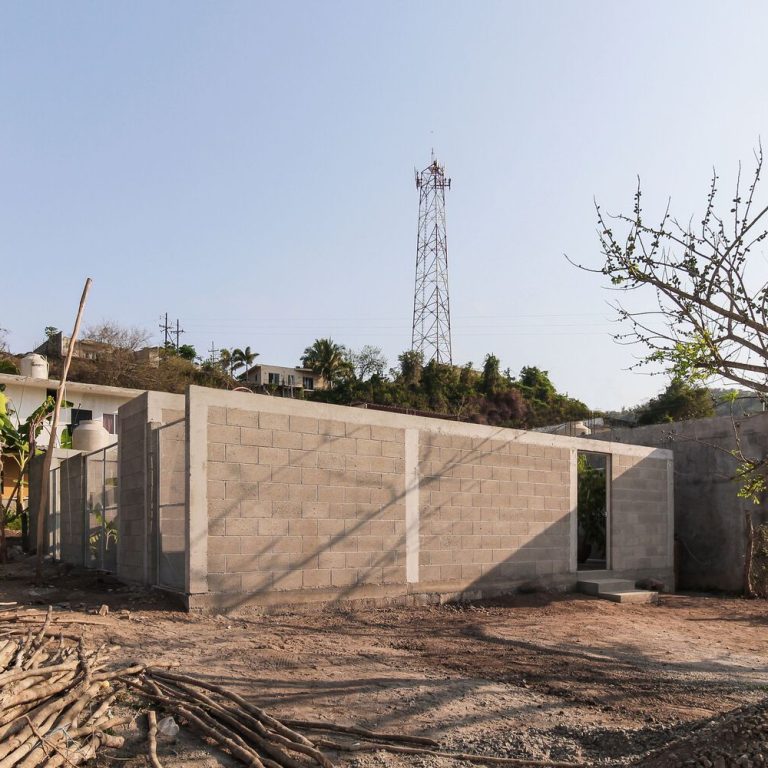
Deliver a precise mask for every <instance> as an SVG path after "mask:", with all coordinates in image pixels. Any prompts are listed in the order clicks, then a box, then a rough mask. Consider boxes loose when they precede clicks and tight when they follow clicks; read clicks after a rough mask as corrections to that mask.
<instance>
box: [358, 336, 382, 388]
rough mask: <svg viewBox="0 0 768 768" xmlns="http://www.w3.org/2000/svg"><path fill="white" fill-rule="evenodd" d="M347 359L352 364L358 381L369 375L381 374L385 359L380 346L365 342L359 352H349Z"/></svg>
mask: <svg viewBox="0 0 768 768" xmlns="http://www.w3.org/2000/svg"><path fill="white" fill-rule="evenodd" d="M349 361H350V363H351V364H352V365H353V366H354V369H355V376H357V378H358V379H359V380H360V381H367V380H368V379H370V378H371V376H383V375H384V369H385V368H386V367H387V359H386V357H384V353H383V352H382V351H381V347H374V346H372V345H371V344H366V345H365V346H364V347H363V348H362V349H361V350H360V351H359V352H352V351H350V352H349Z"/></svg>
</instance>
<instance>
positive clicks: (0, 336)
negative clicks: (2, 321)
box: [0, 328, 8, 352]
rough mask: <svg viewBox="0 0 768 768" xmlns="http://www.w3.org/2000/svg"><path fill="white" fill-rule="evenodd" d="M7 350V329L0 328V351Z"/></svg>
mask: <svg viewBox="0 0 768 768" xmlns="http://www.w3.org/2000/svg"><path fill="white" fill-rule="evenodd" d="M7 351H8V331H6V330H5V328H0V352H7Z"/></svg>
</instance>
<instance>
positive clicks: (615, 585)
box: [579, 577, 635, 595]
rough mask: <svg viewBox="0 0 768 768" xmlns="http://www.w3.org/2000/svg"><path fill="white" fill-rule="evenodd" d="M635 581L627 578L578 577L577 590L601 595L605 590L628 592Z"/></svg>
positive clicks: (632, 587)
mask: <svg viewBox="0 0 768 768" xmlns="http://www.w3.org/2000/svg"><path fill="white" fill-rule="evenodd" d="M634 588H635V582H634V581H630V580H629V579H612V578H607V577H603V578H585V579H579V591H580V592H584V593H585V594H587V595H602V594H603V593H605V592H630V591H632V590H634Z"/></svg>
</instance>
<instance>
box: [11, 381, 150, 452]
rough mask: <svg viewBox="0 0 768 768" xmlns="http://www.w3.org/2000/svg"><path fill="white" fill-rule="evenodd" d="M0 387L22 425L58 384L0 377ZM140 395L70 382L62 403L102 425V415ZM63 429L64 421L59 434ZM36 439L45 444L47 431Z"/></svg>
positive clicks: (120, 389) (131, 390) (129, 390)
mask: <svg viewBox="0 0 768 768" xmlns="http://www.w3.org/2000/svg"><path fill="white" fill-rule="evenodd" d="M0 384H5V393H4V394H5V396H6V397H7V398H8V400H9V401H10V403H9V405H10V407H11V408H13V410H14V411H16V414H17V417H18V419H19V421H20V422H23V421H24V420H25V419H26V418H27V417H28V416H29V415H30V414H32V413H33V412H34V410H35V409H36V408H38V407H39V406H40V405H41V404H42V403H43V401H44V400H45V397H46V394H47V392H48V391H49V390H55V389H56V388H57V387H58V385H59V382H58V381H54V380H51V379H32V378H28V377H25V376H12V375H10V374H0ZM141 393H142V390H138V389H124V388H122V387H105V386H100V385H98V384H81V383H79V382H71V383H70V384H68V385H67V388H66V391H65V396H64V399H65V400H68V401H69V402H71V403H72V405H73V407H74V408H80V409H84V410H89V411H91V412H92V414H93V415H92V418H93V419H94V420H97V421H102V417H103V416H104V415H105V414H115V413H117V409H118V408H119V407H120V406H121V405H125V403H127V402H129V401H130V400H133V398H135V397H138V395H140V394H141ZM12 418H15V417H12ZM67 425H68V421H67V420H65V421H64V423H63V424H61V425H60V428H59V434H61V432H62V431H63V430H64V428H65V427H66V426H67ZM38 439H39V440H40V441H41V442H47V440H48V433H47V430H43V434H42V435H41V436H40V438H38ZM115 439H117V436H115Z"/></svg>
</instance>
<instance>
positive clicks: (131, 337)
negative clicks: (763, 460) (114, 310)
mask: <svg viewBox="0 0 768 768" xmlns="http://www.w3.org/2000/svg"><path fill="white" fill-rule="evenodd" d="M149 338H150V334H149V332H148V331H147V330H146V329H144V328H138V327H136V326H125V327H124V326H121V325H118V324H117V323H115V322H113V321H111V320H104V321H102V322H101V323H99V324H98V325H91V326H89V327H88V328H86V329H85V331H84V333H83V340H84V341H97V342H100V343H101V344H108V345H109V346H110V347H113V348H114V349H124V350H127V351H130V352H135V351H136V350H137V349H140V348H141V347H144V346H146V345H147V342H148V341H149Z"/></svg>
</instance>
